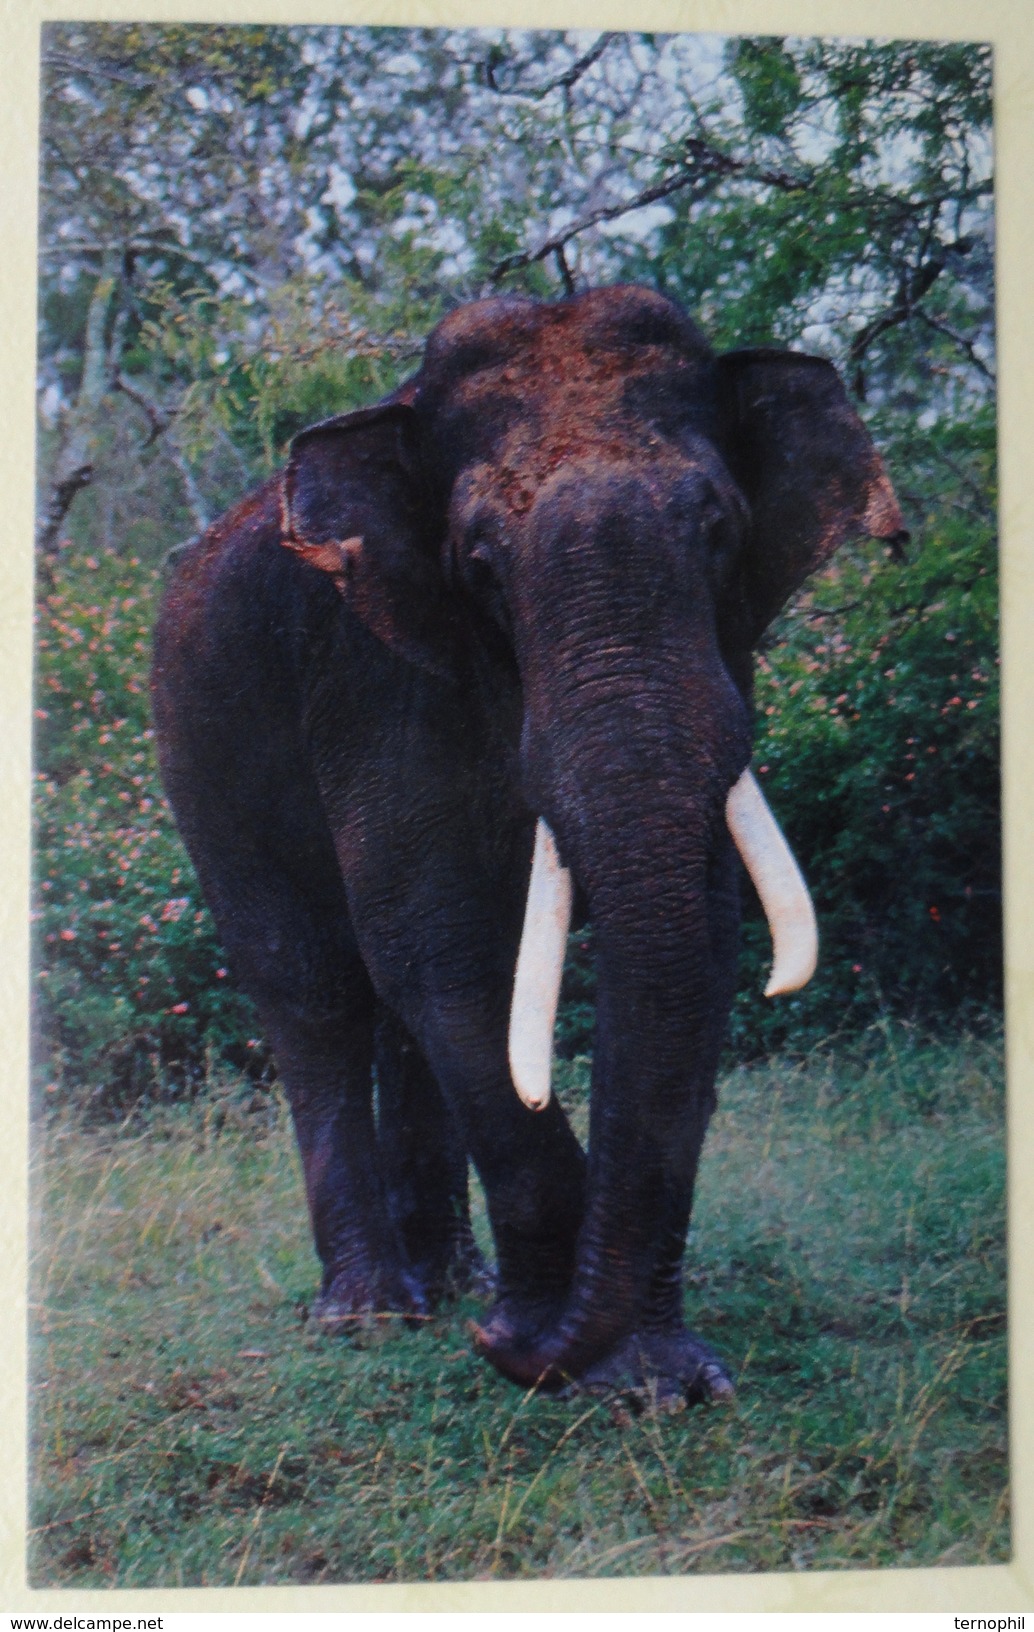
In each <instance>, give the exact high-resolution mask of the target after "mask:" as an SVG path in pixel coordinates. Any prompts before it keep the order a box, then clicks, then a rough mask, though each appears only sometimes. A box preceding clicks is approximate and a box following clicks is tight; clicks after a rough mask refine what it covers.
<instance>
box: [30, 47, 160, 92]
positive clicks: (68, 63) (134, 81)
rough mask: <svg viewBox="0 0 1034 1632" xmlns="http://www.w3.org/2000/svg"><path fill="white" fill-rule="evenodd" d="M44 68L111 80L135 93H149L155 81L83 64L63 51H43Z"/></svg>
mask: <svg viewBox="0 0 1034 1632" xmlns="http://www.w3.org/2000/svg"><path fill="white" fill-rule="evenodd" d="M42 61H43V66H44V68H61V69H63V70H64V71H65V72H66V73H70V74H86V75H89V76H92V77H93V78H94V79H113V80H115V82H116V83H117V84H119V85H131V86H132V87H133V89H134V90H135V91H149V90H152V89H153V88H154V85H155V81H154V80H153V79H147V78H145V77H144V76H143V75H142V74H128V73H126V72H125V71H124V70H123V69H121V68H111V67H109V66H108V65H107V64H106V63H100V62H84V61H82V59H81V58H79V57H72V56H69V55H68V53H67V52H65V51H44V53H43V58H42Z"/></svg>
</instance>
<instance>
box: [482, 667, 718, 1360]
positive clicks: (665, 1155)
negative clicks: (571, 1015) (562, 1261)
mask: <svg viewBox="0 0 1034 1632" xmlns="http://www.w3.org/2000/svg"><path fill="white" fill-rule="evenodd" d="M708 693H713V696H709V695H708ZM694 696H695V701H696V705H697V709H698V711H699V712H698V713H697V719H696V721H692V720H687V719H686V718H685V709H684V708H683V707H680V708H679V713H680V714H681V715H682V718H681V720H678V719H677V720H676V721H675V723H674V726H673V727H672V728H671V729H667V730H666V731H665V732H664V734H663V736H664V740H663V741H662V740H660V738H655V740H654V742H653V743H650V744H649V751H648V753H644V752H643V747H644V744H643V738H644V734H647V735H648V736H649V737H654V732H655V730H660V726H661V721H660V717H659V712H658V711H657V710H656V709H654V708H648V709H647V711H646V713H645V714H644V712H643V710H642V707H641V706H639V705H641V702H642V698H643V692H642V691H641V690H640V691H639V692H638V694H637V707H636V708H634V709H633V708H632V707H631V706H630V707H628V708H627V709H623V708H620V707H619V708H617V709H613V708H612V709H610V710H609V711H608V712H607V715H606V720H607V740H606V742H605V743H602V742H595V743H593V742H591V741H590V740H588V732H587V731H586V728H585V725H584V709H583V711H582V717H581V718H582V723H581V726H580V730H579V731H574V730H572V731H570V732H566V731H564V732H562V733H557V732H556V730H555V718H556V717H555V715H554V741H555V742H557V743H558V747H559V752H556V753H553V754H551V755H550V761H551V764H552V765H554V766H556V767H557V772H556V774H555V776H550V777H549V778H548V780H549V783H550V784H551V786H550V787H549V790H548V792H547V794H546V798H545V800H544V801H543V803H544V806H545V815H546V818H547V819H548V820H549V821H550V822H551V825H554V826H555V829H556V832H557V838H558V841H559V844H560V848H561V852H562V855H563V858H564V860H565V861H566V862H568V863H569V864H570V867H571V870H572V872H573V873H574V876H575V878H576V879H577V881H578V883H579V885H580V886H581V888H582V889H583V890H584V891H585V892H586V894H587V896H588V900H589V905H590V911H591V915H592V920H593V926H594V936H595V944H596V953H597V1029H596V1045H595V1051H594V1063H593V1084H592V1107H591V1118H590V1133H589V1170H588V1194H587V1203H586V1212H585V1217H584V1221H583V1225H582V1229H581V1233H580V1237H579V1243H578V1253H577V1267H576V1271H575V1276H574V1280H573V1283H572V1286H571V1290H570V1293H569V1296H568V1299H567V1302H566V1306H565V1307H564V1308H563V1310H562V1311H561V1313H560V1314H559V1317H558V1318H557V1320H556V1322H555V1324H553V1325H552V1326H551V1327H550V1328H548V1329H546V1330H544V1331H539V1332H537V1333H530V1332H521V1333H515V1332H513V1331H510V1330H493V1328H492V1327H491V1326H490V1327H489V1328H488V1329H487V1330H486V1331H485V1332H484V1333H483V1334H482V1339H481V1346H482V1348H483V1349H484V1351H485V1352H486V1354H487V1355H488V1356H489V1358H491V1359H492V1360H493V1361H494V1363H495V1364H496V1365H497V1366H498V1367H499V1368H500V1369H501V1370H502V1371H503V1372H504V1373H505V1374H506V1375H508V1376H510V1377H511V1378H513V1379H514V1380H515V1381H517V1382H520V1383H522V1384H525V1385H527V1386H531V1385H533V1384H536V1383H545V1384H547V1385H548V1384H557V1383H559V1382H561V1381H562V1380H563V1379H564V1378H566V1377H578V1376H580V1375H583V1374H584V1373H585V1371H586V1370H587V1369H588V1368H589V1367H591V1366H592V1364H593V1363H594V1362H596V1361H597V1360H599V1359H601V1358H602V1357H603V1356H604V1355H605V1354H606V1353H607V1352H608V1351H609V1350H611V1349H612V1348H613V1347H614V1346H615V1345H616V1344H618V1343H619V1342H620V1341H621V1340H622V1339H623V1338H625V1337H627V1336H628V1335H629V1334H630V1333H631V1332H633V1331H634V1330H636V1329H638V1328H640V1327H642V1326H643V1325H644V1324H646V1325H649V1324H650V1322H651V1321H654V1320H661V1319H663V1318H664V1316H665V1314H666V1312H668V1311H670V1309H671V1307H672V1294H671V1284H670V1283H671V1282H672V1278H673V1276H675V1275H676V1273H677V1264H678V1261H679V1258H680V1256H681V1248H682V1241H683V1239H684V1235H685V1229H686V1226H687V1224H688V1218H689V1210H690V1204H691V1200H692V1191H693V1183H694V1179H695V1175H696V1165H697V1159H698V1156H699V1151H700V1146H701V1143H702V1140H703V1136H704V1131H705V1128H706V1125H707V1120H708V1117H709V1115H710V1111H711V1108H712V1104H713V1083H714V1074H715V1069H716V1066H717V1061H718V1054H719V1050H720V1047H721V1042H722V1036H723V1033H724V1026H725V1020H726V1017H727V1013H728V1007H729V1003H730V1001H731V994H732V986H733V978H734V965H735V941H736V929H737V921H736V920H737V910H736V890H735V884H734V878H733V867H732V858H733V850H732V844H731V840H730V836H729V831H728V827H727V824H726V819H725V801H726V796H727V794H728V791H729V788H730V786H732V784H733V783H734V782H735V781H736V780H737V778H738V775H739V773H740V771H741V770H742V768H743V764H744V762H745V760H746V757H747V729H746V717H745V710H744V709H743V707H742V704H741V703H740V701H739V698H738V697H737V696H736V695H735V693H734V692H733V689H732V687H731V684H730V683H729V682H728V681H727V680H725V679H724V676H722V675H721V674H720V673H719V674H718V675H717V676H716V675H715V674H714V673H713V672H712V674H711V676H710V677H709V679H708V681H707V683H706V685H705V683H704V682H703V681H702V680H701V679H699V678H698V681H697V684H696V686H695V688H694ZM650 714H653V719H651V718H650V717H649V716H650ZM705 721H706V722H707V724H706V727H705V724H704V722H705ZM561 735H562V737H563V739H564V740H563V741H559V737H560V736H561ZM622 744H625V745H626V746H627V749H628V752H627V755H626V756H622V753H621V747H622ZM601 768H602V769H604V770H605V772H606V774H605V775H602V776H601Z"/></svg>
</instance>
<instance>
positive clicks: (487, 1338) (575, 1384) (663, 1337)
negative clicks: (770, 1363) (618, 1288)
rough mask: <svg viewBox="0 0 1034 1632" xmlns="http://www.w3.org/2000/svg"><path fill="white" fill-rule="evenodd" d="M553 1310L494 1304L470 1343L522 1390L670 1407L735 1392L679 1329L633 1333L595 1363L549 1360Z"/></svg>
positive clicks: (708, 1355) (717, 1365) (707, 1352)
mask: <svg viewBox="0 0 1034 1632" xmlns="http://www.w3.org/2000/svg"><path fill="white" fill-rule="evenodd" d="M555 1319H556V1310H555V1309H547V1308H546V1307H545V1306H544V1305H543V1306H541V1307H539V1306H529V1305H527V1304H520V1305H517V1304H515V1303H513V1302H512V1301H506V1300H504V1301H502V1302H500V1303H499V1304H497V1305H496V1307H495V1308H494V1309H493V1311H492V1314H491V1316H490V1318H489V1319H488V1320H487V1321H486V1322H485V1324H484V1325H483V1326H476V1327H474V1328H473V1337H474V1346H475V1348H476V1349H477V1351H478V1353H479V1354H482V1355H483V1356H484V1357H485V1359H486V1360H489V1361H490V1362H491V1364H492V1365H494V1366H495V1367H496V1369H497V1370H499V1371H501V1372H502V1373H503V1375H504V1376H505V1377H509V1378H510V1380H511V1381H512V1382H516V1383H521V1384H523V1385H524V1386H525V1387H526V1388H527V1387H530V1388H535V1387H538V1388H542V1389H546V1390H550V1391H552V1392H561V1393H563V1394H578V1393H587V1394H600V1395H607V1394H611V1395H615V1396H620V1397H622V1398H624V1399H626V1400H628V1401H629V1402H630V1403H632V1404H634V1405H637V1406H638V1407H640V1408H642V1409H649V1410H665V1411H670V1410H678V1409H681V1407H682V1406H685V1405H700V1404H703V1403H704V1402H714V1403H718V1402H724V1401H728V1400H731V1399H732V1398H733V1396H734V1394H735V1389H734V1387H733V1383H732V1378H731V1377H730V1376H729V1373H728V1371H727V1370H726V1368H725V1366H724V1365H723V1364H722V1362H721V1361H720V1360H719V1359H718V1356H717V1355H716V1354H714V1353H713V1351H712V1350H711V1349H709V1348H708V1347H707V1345H706V1344H705V1343H702V1342H701V1340H700V1339H699V1338H698V1337H695V1336H694V1335H693V1333H692V1332H689V1331H687V1330H686V1328H685V1327H684V1326H681V1325H679V1326H670V1327H665V1328H663V1329H660V1330H643V1331H641V1332H633V1333H631V1335H630V1336H628V1337H626V1338H623V1339H622V1340H621V1342H620V1343H618V1344H616V1345H615V1347H614V1348H612V1349H611V1350H610V1351H609V1352H608V1353H607V1354H605V1355H603V1356H602V1357H601V1358H600V1359H598V1360H593V1361H591V1362H589V1363H588V1364H586V1365H584V1366H581V1367H578V1368H577V1369H575V1368H574V1367H569V1366H565V1365H564V1363H563V1361H562V1360H560V1359H558V1358H557V1357H556V1352H555V1349H554V1348H553V1345H552V1344H551V1343H550V1338H549V1333H550V1330H551V1328H552V1329H554V1330H555V1327H554V1322H555Z"/></svg>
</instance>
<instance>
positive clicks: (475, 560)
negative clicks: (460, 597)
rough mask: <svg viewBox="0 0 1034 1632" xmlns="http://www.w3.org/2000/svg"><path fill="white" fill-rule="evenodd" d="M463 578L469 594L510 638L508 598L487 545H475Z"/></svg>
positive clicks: (469, 555) (468, 558)
mask: <svg viewBox="0 0 1034 1632" xmlns="http://www.w3.org/2000/svg"><path fill="white" fill-rule="evenodd" d="M463 576H464V579H465V581H466V585H467V590H468V593H469V594H470V595H471V596H472V597H473V599H474V600H475V601H476V602H477V604H478V605H479V606H480V608H481V609H482V611H483V612H485V613H487V615H488V617H489V618H490V619H491V621H492V622H493V623H494V624H495V625H496V626H497V627H498V628H499V629H500V630H502V632H503V633H504V634H505V635H507V636H509V635H510V634H511V625H510V613H509V608H508V607H507V604H506V596H505V595H504V594H503V588H502V585H501V583H500V581H499V575H498V573H497V572H496V568H495V563H494V561H493V560H492V556H491V553H490V552H489V549H488V547H487V546H486V545H484V544H475V546H474V548H473V549H472V550H471V551H470V553H469V554H468V556H467V561H466V567H465V569H464V574H463Z"/></svg>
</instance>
